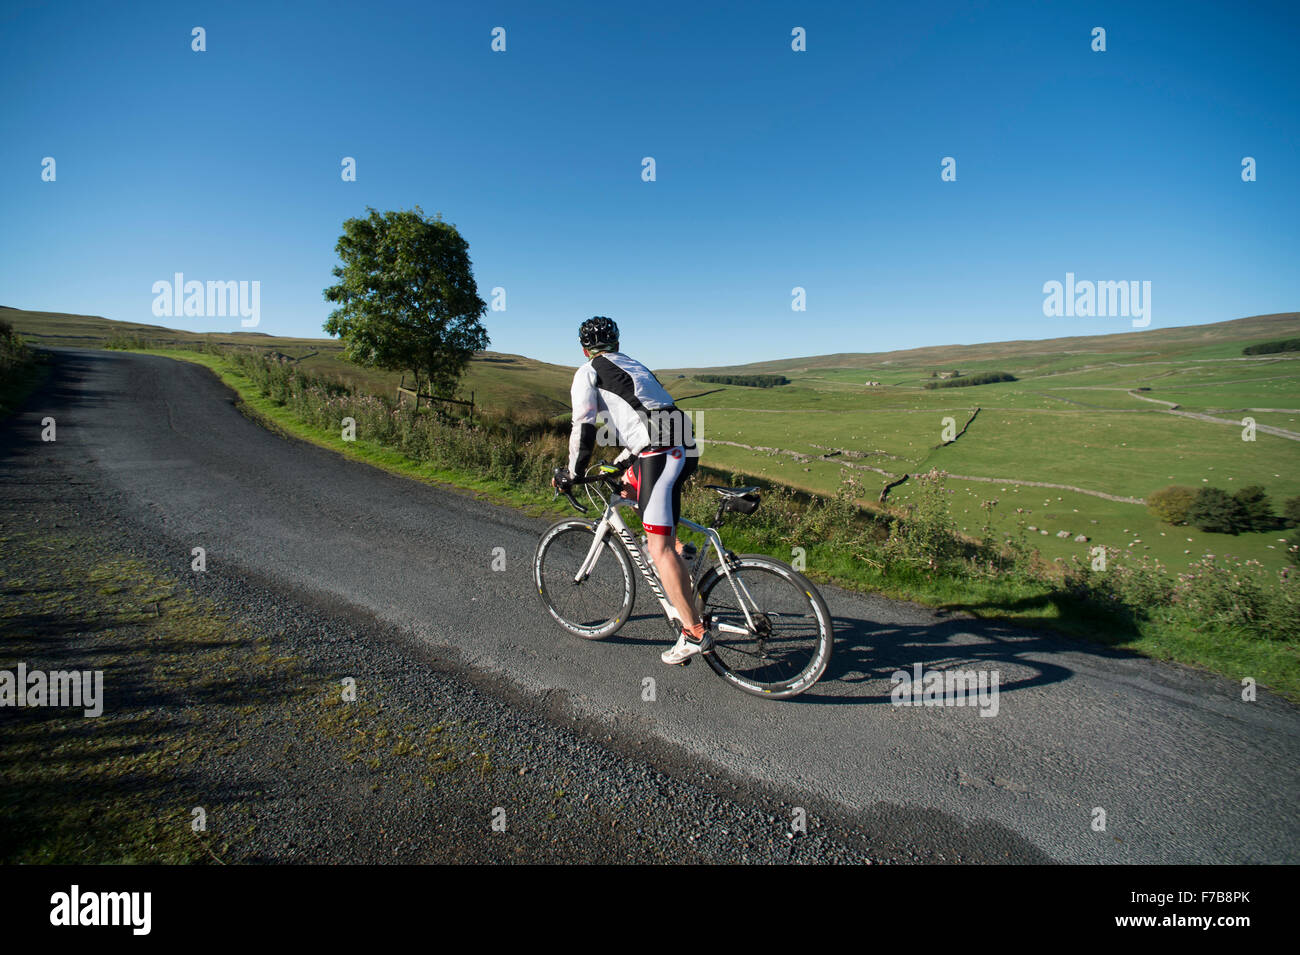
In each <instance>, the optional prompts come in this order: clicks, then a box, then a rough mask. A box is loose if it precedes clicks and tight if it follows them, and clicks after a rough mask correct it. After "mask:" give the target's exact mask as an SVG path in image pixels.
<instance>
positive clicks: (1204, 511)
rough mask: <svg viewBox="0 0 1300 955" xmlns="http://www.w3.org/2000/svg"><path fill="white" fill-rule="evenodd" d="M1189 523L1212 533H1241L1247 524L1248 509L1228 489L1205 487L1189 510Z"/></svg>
mask: <svg viewBox="0 0 1300 955" xmlns="http://www.w3.org/2000/svg"><path fill="white" fill-rule="evenodd" d="M1187 523H1188V524H1191V525H1192V526H1194V527H1196V528H1197V529H1198V530H1202V531H1205V532H1206V533H1212V534H1239V533H1241V531H1242V529H1243V527H1244V526H1245V524H1246V509H1245V508H1244V507H1242V506H1241V503H1240V502H1239V501H1237V500H1236V499H1235V498H1233V497H1231V496H1230V495H1229V494H1228V492H1227V491H1223V490H1220V489H1219V488H1217V487H1203V488H1201V489H1200V491H1199V492H1198V493H1197V495H1196V500H1195V501H1193V502H1192V506H1191V509H1190V510H1188V512H1187Z"/></svg>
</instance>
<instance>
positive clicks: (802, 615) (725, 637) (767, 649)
mask: <svg viewBox="0 0 1300 955" xmlns="http://www.w3.org/2000/svg"><path fill="white" fill-rule="evenodd" d="M729 565H730V572H731V573H732V574H736V575H739V578H740V580H742V581H744V583H745V590H746V591H747V592H748V595H749V596H748V597H745V596H744V594H745V591H742V592H741V593H742V597H741V599H742V600H745V601H746V603H751V598H752V603H753V604H756V605H758V606H751V608H750V609H751V614H752V615H753V616H754V618H755V621H756V623H757V624H758V628H759V630H763V629H764V628H766V630H765V632H758V633H756V632H755V630H754V629H751V628H750V627H749V624H748V623H747V622H746V619H745V617H744V615H743V614H742V613H741V610H740V605H739V601H738V600H737V598H736V592H735V591H734V590H733V588H732V586H731V585H730V584H728V582H727V576H726V575H725V574H723V573H722V570H721V568H718V567H712V568H710V569H709V571H708V572H707V573H706V574H705V575H704V577H703V578H702V579H701V580H700V585H699V593H700V596H701V597H702V598H703V600H704V610H705V613H708V614H710V615H711V616H713V617H714V619H715V621H717V622H723V623H729V624H732V625H734V626H743V627H745V628H746V629H747V630H748V631H749V632H748V634H747V635H746V636H741V635H738V634H730V633H722V632H718V633H715V644H714V648H713V651H712V652H710V653H706V654H704V659H705V660H707V661H708V662H709V666H711V667H712V668H713V671H714V672H715V673H717V674H718V676H720V677H722V678H723V679H724V680H726V681H727V682H728V683H730V684H731V685H732V686H734V687H736V688H738V689H740V690H743V691H745V692H746V693H752V694H753V695H755V696H761V697H764V698H765V699H769V700H785V699H789V698H790V697H793V696H798V695H799V694H800V693H803V692H804V691H805V690H807V689H808V688H809V687H811V686H812V685H813V684H814V683H816V682H817V681H818V680H819V679H821V676H822V674H823V673H825V672H826V666H827V664H828V663H829V662H830V658H831V651H832V650H833V649H834V643H835V629H834V626H833V624H832V622H831V614H830V611H829V610H828V609H827V607H826V601H825V600H823V599H822V595H821V594H820V593H819V592H818V591H817V588H816V587H815V586H814V585H813V583H812V582H811V581H810V580H808V578H806V577H804V576H803V575H802V574H800V573H799V572H798V571H796V570H795V569H794V568H792V567H790V566H789V565H787V564H784V563H782V562H781V561H779V560H774V559H773V558H771V557H767V556H764V555H762V554H744V555H741V556H735V557H732V558H730V561H729ZM763 584H779V585H781V586H776V587H775V588H769V587H766V586H760V585H763ZM769 590H771V591H772V592H773V593H775V594H777V595H781V596H780V603H779V605H778V603H777V597H774V596H773V595H772V593H770V592H769ZM756 591H757V593H756ZM774 619H775V620H776V621H779V622H781V623H787V622H788V623H794V624H798V625H800V626H799V629H798V630H796V631H795V632H794V633H792V634H790V635H787V636H785V637H775V636H774V634H773V622H774ZM801 633H802V636H801V635H800V634H801Z"/></svg>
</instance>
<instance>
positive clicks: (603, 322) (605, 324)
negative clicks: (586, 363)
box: [578, 315, 618, 349]
mask: <svg viewBox="0 0 1300 955" xmlns="http://www.w3.org/2000/svg"><path fill="white" fill-rule="evenodd" d="M578 341H579V342H581V343H582V347H583V348H591V349H606V348H617V347H618V326H617V325H615V324H614V320H613V319H612V318H606V317H605V316H604V315H595V316H593V317H592V318H589V319H587V320H586V321H585V322H583V323H582V325H581V327H580V328H579V329H578Z"/></svg>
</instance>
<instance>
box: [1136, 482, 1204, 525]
mask: <svg viewBox="0 0 1300 955" xmlns="http://www.w3.org/2000/svg"><path fill="white" fill-rule="evenodd" d="M1199 493H1200V488H1195V487H1185V486H1183V485H1181V484H1171V485H1170V486H1169V487H1165V488H1161V489H1160V490H1158V491H1156V492H1155V493H1153V494H1148V495H1147V510H1148V511H1150V512H1151V514H1152V516H1153V517H1155V518H1157V519H1159V520H1162V521H1164V522H1165V523H1166V524H1186V523H1187V514H1188V512H1189V511H1190V510H1191V509H1192V505H1193V504H1194V503H1195V502H1196V495H1197V494H1199Z"/></svg>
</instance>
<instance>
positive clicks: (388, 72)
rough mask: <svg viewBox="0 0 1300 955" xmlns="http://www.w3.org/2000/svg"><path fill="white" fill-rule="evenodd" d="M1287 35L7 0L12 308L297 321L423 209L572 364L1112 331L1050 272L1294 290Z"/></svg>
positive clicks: (218, 325)
mask: <svg viewBox="0 0 1300 955" xmlns="http://www.w3.org/2000/svg"><path fill="white" fill-rule="evenodd" d="M195 26H202V27H204V28H205V29H206V31H207V51H206V52H203V53H196V52H193V51H192V50H191V49H190V44H191V29H192V28H193V27H195ZM497 26H501V27H504V28H505V29H506V43H507V49H506V52H504V53H494V52H492V50H491V49H490V43H491V30H492V28H493V27H497ZM796 26H800V27H804V28H805V29H806V31H807V46H808V49H807V51H806V52H802V53H796V52H793V51H792V50H791V48H790V42H791V35H790V34H791V30H792V28H794V27H796ZM1096 26H1101V27H1104V28H1105V29H1106V31H1107V34H1106V43H1107V50H1106V52H1104V53H1097V52H1093V51H1092V49H1091V48H1090V45H1091V42H1092V37H1091V31H1092V28H1093V27H1096ZM1297 48H1300V5H1297V4H1295V3H1294V2H1288V3H1258V4H1249V5H1239V4H1238V5H1232V4H1219V5H1212V4H1198V3H1142V4H1133V3H1127V2H1124V3H1066V2H1061V3H904V4H892V5H888V6H887V7H886V6H885V5H880V4H864V3H861V2H853V3H820V4H818V3H787V4H768V3H734V4H707V3H689V4H673V3H653V4H609V3H592V4H583V3H572V4H565V3H556V4H547V5H544V6H543V5H539V4H536V3H520V4H503V3H460V4H442V3H428V2H422V3H410V4H395V3H393V4H384V3H330V2H325V3H312V4H288V3H266V2H261V3H205V4H192V5H191V4H185V3H158V4H150V3H131V4H91V3H84V4H83V3H70V2H58V3H23V2H21V0H10V2H7V3H6V4H5V6H4V8H3V12H0V77H3V84H4V103H5V107H4V110H3V112H0V181H2V182H3V183H4V185H3V188H2V189H0V221H2V222H3V223H4V227H3V229H2V230H0V304H5V305H11V306H15V307H20V308H32V309H43V310H51V311H67V312H83V313H91V314H100V315H104V316H107V317H109V318H115V319H121V320H131V321H144V322H153V323H157V324H167V325H171V326H172V327H179V328H188V329H194V330H199V331H209V330H222V331H225V330H230V329H232V328H235V327H237V326H238V322H237V321H232V320H231V319H226V318H188V319H187V318H183V317H182V318H176V319H166V320H163V319H156V318H154V316H153V314H152V311H151V305H152V302H153V299H154V295H153V292H152V286H153V283H154V282H156V281H159V280H170V279H171V277H172V275H173V274H174V273H176V272H182V273H184V274H185V277H186V278H187V279H197V280H200V281H208V280H222V281H226V280H249V281H253V280H255V281H259V282H260V283H261V324H260V325H259V328H258V330H259V331H264V332H267V333H269V334H275V335H310V336H319V335H323V332H322V331H321V324H322V322H324V320H325V318H326V316H327V315H328V314H329V311H330V308H331V306H330V305H329V303H327V302H325V301H324V299H323V297H322V294H321V291H322V289H323V288H325V287H326V286H327V285H329V284H330V283H331V281H332V278H331V275H330V270H331V268H332V267H333V266H334V265H335V264H336V261H337V260H336V256H335V254H334V251H333V250H334V244H335V242H336V241H337V239H338V235H339V233H340V229H341V224H342V222H343V220H344V219H346V218H348V217H349V216H354V215H362V214H364V211H365V209H366V207H367V206H374V207H377V208H379V209H397V208H411V207H413V206H415V205H417V204H418V205H420V206H422V207H423V209H424V210H425V211H426V212H428V213H433V212H435V211H437V212H441V213H442V215H443V216H444V218H445V219H446V220H447V221H449V222H452V223H455V224H456V225H457V226H458V227H459V229H460V230H461V232H462V233H463V234H464V236H465V237H466V239H467V240H468V241H469V243H470V254H471V256H472V258H473V261H474V268H475V276H476V278H477V281H478V285H479V291H480V294H481V295H482V296H483V298H485V299H488V298H489V297H490V295H489V293H490V290H491V289H492V288H494V287H497V286H500V287H503V288H505V290H506V304H507V309H506V311H504V312H489V313H488V314H487V316H486V317H485V324H486V325H487V328H488V332H489V334H490V335H491V338H492V348H493V349H495V350H499V351H507V352H515V353H522V354H526V355H530V356H532V357H536V358H541V359H544V360H547V361H555V362H560V363H564V364H576V363H577V362H579V361H580V360H581V356H580V353H578V351H577V349H576V347H575V345H574V344H573V341H574V338H575V329H576V326H577V325H578V323H579V322H580V321H581V320H582V319H583V318H585V317H588V316H590V315H593V314H605V315H610V316H613V317H614V318H615V319H616V320H617V321H618V322H619V324H620V326H621V327H622V328H623V337H624V342H623V344H624V348H625V350H626V351H628V352H630V353H632V354H634V355H636V356H638V357H640V358H642V360H644V361H646V362H647V363H648V364H651V365H654V366H657V367H667V366H682V365H720V364H738V363H742V362H747V361H758V360H762V359H770V358H781V357H791V356H797V355H815V354H824V353H828V352H842V351H879V350H889V349H897V348H909V347H916V346H922V345H937V344H950V343H970V342H981V341H997V340H1005V339H1017V338H1051V337H1056V336H1060V335H1077V334H1102V333H1111V332H1119V331H1126V330H1130V329H1131V323H1130V321H1129V320H1128V319H1126V318H1122V317H1091V318H1081V317H1059V318H1048V317H1045V316H1044V315H1043V308H1042V304H1043V298H1044V295H1043V291H1042V287H1043V283H1045V282H1048V281H1051V280H1058V281H1063V280H1064V278H1065V274H1066V273H1067V272H1073V273H1075V274H1076V276H1077V277H1078V278H1079V279H1092V280H1106V281H1112V280H1122V281H1132V280H1136V281H1150V282H1151V284H1152V301H1151V317H1152V321H1151V325H1150V327H1152V328H1160V327H1168V326H1171V325H1188V324H1197V323H1202V322H1211V321H1222V320H1225V319H1230V318H1238V317H1242V316H1246V315H1254V314H1260V313H1266V312H1277V311H1291V310H1296V309H1300V268H1297V262H1300V220H1298V219H1297V213H1298V212H1300V156H1298V155H1297V151H1298V149H1300V147H1298V145H1297V144H1298V143H1300V136H1297V133H1298V132H1300V75H1298V74H1300V67H1298V66H1297V63H1298V62H1300V57H1297V56H1296V49H1297ZM46 156H51V157H54V158H55V160H56V162H57V180H56V181H55V182H43V181H42V180H41V162H42V159H43V158H44V157H46ZM344 156H352V157H355V158H356V161H357V181H356V182H344V181H342V179H341V177H340V161H341V160H342V158H343V157H344ZM644 156H653V157H654V158H655V160H656V164H657V181H655V182H643V181H642V179H641V160H642V157H644ZM945 156H951V157H954V158H955V159H956V161H957V180H956V181H955V182H942V181H941V180H940V162H941V160H942V158H943V157H945ZM1244 156H1253V157H1255V159H1256V161H1257V169H1258V173H1257V174H1258V179H1257V181H1255V182H1251V183H1244V182H1242V179H1241V161H1242V157H1244ZM795 286H800V287H803V288H804V289H806V290H807V311H805V312H794V311H792V310H791V307H790V305H791V289H793V288H794V287H795Z"/></svg>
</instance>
